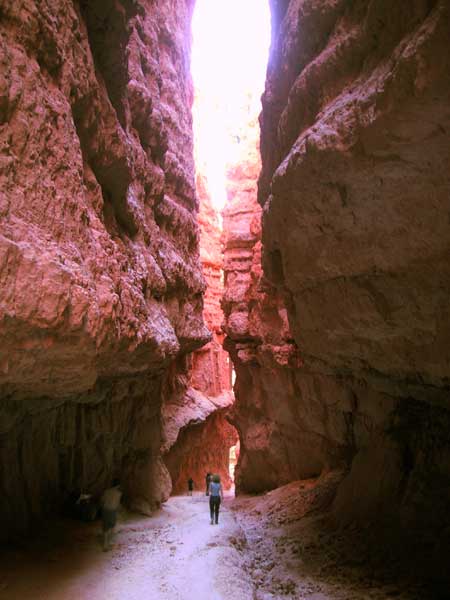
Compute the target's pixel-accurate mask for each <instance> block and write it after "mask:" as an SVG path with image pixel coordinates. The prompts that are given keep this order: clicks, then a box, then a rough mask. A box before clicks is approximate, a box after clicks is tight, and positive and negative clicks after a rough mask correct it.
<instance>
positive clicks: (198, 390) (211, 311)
mask: <svg viewBox="0 0 450 600" xmlns="http://www.w3.org/2000/svg"><path fill="white" fill-rule="evenodd" d="M201 167H202V165H201V164H200V161H199V162H198V163H197V177H196V184H197V191H198V197H199V200H200V210H199V225H200V259H201V263H202V268H203V273H204V277H205V281H206V290H205V296H204V311H203V316H204V319H205V323H206V324H207V326H208V328H209V330H210V331H211V332H212V339H211V341H210V342H209V343H208V344H206V345H205V346H203V347H202V348H200V349H198V350H196V351H195V352H193V353H192V354H190V355H189V356H188V357H187V360H186V363H185V382H181V385H179V386H178V390H179V393H177V390H176V389H172V390H171V391H170V393H168V394H167V395H166V399H165V401H164V406H163V422H164V429H165V441H164V444H163V447H162V451H163V454H164V461H165V464H166V465H167V467H168V469H169V473H170V475H171V478H172V484H173V488H172V492H173V493H175V494H179V493H184V492H185V491H186V486H187V480H188V479H189V478H190V477H192V479H193V480H194V484H195V489H196V490H199V489H202V490H203V487H204V485H205V474H206V473H208V472H209V473H217V474H219V475H220V476H221V481H222V483H223V485H224V487H225V488H229V487H230V486H231V484H232V480H231V478H230V473H229V463H230V448H231V447H232V446H235V445H236V443H237V441H238V434H237V431H236V429H234V427H232V426H231V425H230V423H229V422H228V414H229V411H230V408H231V406H232V405H233V402H234V395H233V392H232V390H231V363H230V357H229V355H228V353H227V352H226V351H225V350H224V348H223V338H224V333H223V331H222V327H221V325H222V319H223V313H222V309H221V306H220V302H221V298H222V296H223V289H224V288H223V277H222V268H223V256H222V241H221V237H222V231H221V227H220V224H219V219H218V213H217V211H216V210H215V208H214V207H213V205H212V202H211V196H210V192H209V190H208V184H207V179H206V177H205V176H204V175H203V174H202V173H201ZM177 370H178V380H179V374H180V372H181V369H179V368H178V369H177ZM186 386H188V389H187V391H185V390H186Z"/></svg>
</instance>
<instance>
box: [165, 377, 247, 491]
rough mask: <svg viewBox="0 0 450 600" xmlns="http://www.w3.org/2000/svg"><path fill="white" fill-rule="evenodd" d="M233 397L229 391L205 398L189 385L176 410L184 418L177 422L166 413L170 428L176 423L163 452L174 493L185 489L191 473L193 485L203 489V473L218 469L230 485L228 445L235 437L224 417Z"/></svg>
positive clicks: (235, 439)
mask: <svg viewBox="0 0 450 600" xmlns="http://www.w3.org/2000/svg"><path fill="white" fill-rule="evenodd" d="M233 401H234V397H233V394H232V393H231V392H224V393H223V394H221V395H219V396H216V397H209V398H208V397H206V396H204V395H203V394H202V393H200V392H198V391H196V390H194V389H190V390H188V392H187V394H186V396H185V397H184V398H183V402H182V406H181V407H180V409H179V410H178V411H176V415H178V416H182V417H183V421H182V422H178V421H177V418H176V415H173V414H172V415H171V414H170V412H169V413H166V415H167V416H168V417H169V419H168V421H169V422H170V423H171V424H172V430H173V423H174V422H175V423H178V425H179V427H178V428H177V431H176V433H177V438H176V441H175V443H173V445H171V447H170V450H169V451H168V452H167V454H165V455H164V462H165V464H166V465H167V468H168V470H169V473H170V476H171V478H172V492H173V493H175V494H181V493H186V490H187V480H188V479H189V478H190V477H192V479H193V480H194V484H195V489H196V490H203V489H204V488H205V475H206V473H218V474H219V475H220V477H221V481H222V484H223V486H224V488H225V489H228V488H229V487H230V486H231V483H232V481H231V479H230V475H229V462H230V448H231V446H234V445H235V444H236V443H237V440H238V434H237V431H236V429H235V428H234V427H233V426H232V425H230V423H229V422H228V420H227V415H228V412H229V408H230V406H231V405H232V403H233ZM172 410H173V409H172ZM166 415H165V416H166Z"/></svg>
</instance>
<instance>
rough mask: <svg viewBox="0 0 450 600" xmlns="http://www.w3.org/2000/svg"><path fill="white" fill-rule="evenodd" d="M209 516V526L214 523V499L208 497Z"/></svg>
mask: <svg viewBox="0 0 450 600" xmlns="http://www.w3.org/2000/svg"><path fill="white" fill-rule="evenodd" d="M209 514H210V516H211V525H212V524H213V523H214V498H213V497H212V496H210V497H209Z"/></svg>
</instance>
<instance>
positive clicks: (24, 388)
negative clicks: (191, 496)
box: [0, 0, 209, 535]
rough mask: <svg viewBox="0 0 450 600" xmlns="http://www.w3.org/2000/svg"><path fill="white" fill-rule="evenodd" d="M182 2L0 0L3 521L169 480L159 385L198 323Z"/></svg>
mask: <svg viewBox="0 0 450 600" xmlns="http://www.w3.org/2000/svg"><path fill="white" fill-rule="evenodd" d="M192 5H193V3H192V2H190V1H186V0H179V1H178V0H177V1H176V2H174V3H171V4H170V5H167V3H164V2H162V1H161V2H160V1H157V2H147V1H146V0H142V1H134V0H123V1H122V2H113V1H112V0H111V1H107V2H104V1H93V2H91V1H89V2H87V1H84V0H82V1H81V2H72V1H71V0H65V1H63V2H53V1H51V0H46V1H44V2H34V1H33V0H28V1H26V2H25V1H21V2H9V1H7V0H6V1H4V2H2V3H1V6H0V18H1V38H0V43H1V46H2V48H1V51H0V57H1V58H0V60H1V68H0V147H1V151H0V152H1V153H0V190H1V191H0V219H1V221H0V223H1V225H0V226H1V230H0V294H1V301H0V390H1V408H0V424H1V425H0V435H1V439H2V443H1V449H0V482H1V484H0V485H1V490H2V494H1V496H2V501H1V502H2V510H1V519H2V521H1V531H2V535H5V534H6V535H8V533H13V532H14V531H17V530H21V529H23V528H25V527H26V526H27V525H28V523H29V521H30V520H32V519H33V518H34V517H37V516H39V515H40V514H41V512H42V510H43V508H44V507H45V509H49V508H52V507H53V505H56V504H58V502H59V501H60V500H61V496H62V494H63V490H64V488H66V489H67V490H71V489H73V488H74V487H80V488H83V490H85V491H92V492H94V493H97V492H98V491H100V490H101V488H102V487H103V486H104V485H105V484H107V483H109V480H110V478H111V477H112V475H117V474H121V475H122V477H123V478H124V480H125V481H124V484H125V488H126V494H127V496H128V498H129V500H130V501H134V500H135V501H136V502H138V503H140V504H141V505H145V506H147V505H148V506H150V505H151V504H152V503H154V502H158V501H160V500H161V499H163V498H164V497H167V495H168V493H169V491H170V481H169V478H168V474H167V471H166V469H165V467H164V465H163V463H162V462H161V459H160V453H159V447H160V444H161V443H162V439H161V427H160V414H159V413H160V404H161V388H162V386H165V387H167V386H168V387H170V385H169V384H168V382H167V368H168V366H169V365H170V364H171V363H172V362H173V360H174V359H175V358H176V357H177V356H181V357H182V356H183V355H184V354H185V353H187V352H190V351H192V350H194V349H196V348H198V347H200V346H201V345H203V344H204V343H205V342H207V341H208V340H209V334H208V331H207V330H206V328H205V326H204V324H203V320H202V293H203V290H204V280H203V277H202V274H201V269H200V264H199V252H198V227H197V224H196V211H197V200H196V193H195V183H194V164H193V153H192V124H191V103H192V88H191V81H190V73H189V55H190V17H191V11H192Z"/></svg>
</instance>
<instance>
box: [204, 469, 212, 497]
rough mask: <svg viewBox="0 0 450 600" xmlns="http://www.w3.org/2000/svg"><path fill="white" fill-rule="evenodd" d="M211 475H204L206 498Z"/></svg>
mask: <svg viewBox="0 0 450 600" xmlns="http://www.w3.org/2000/svg"><path fill="white" fill-rule="evenodd" d="M211 477H212V475H211V473H206V477H205V483H206V493H205V495H206V496H209V484H210V483H211Z"/></svg>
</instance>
